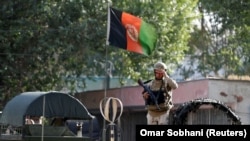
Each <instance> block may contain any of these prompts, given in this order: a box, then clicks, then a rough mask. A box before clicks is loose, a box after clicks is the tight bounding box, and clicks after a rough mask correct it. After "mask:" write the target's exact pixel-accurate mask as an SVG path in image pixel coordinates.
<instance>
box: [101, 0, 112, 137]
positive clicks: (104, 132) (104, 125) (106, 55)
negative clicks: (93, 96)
mask: <svg viewBox="0 0 250 141" xmlns="http://www.w3.org/2000/svg"><path fill="white" fill-rule="evenodd" d="M111 3H112V2H111V1H108V6H107V9H108V15H107V36H106V46H105V86H104V100H106V98H107V86H108V84H107V83H109V82H108V77H109V76H108V74H107V60H108V49H107V46H108V45H109V40H108V38H109V30H110V9H109V7H110V5H111ZM102 141H106V120H105V119H103V131H102Z"/></svg>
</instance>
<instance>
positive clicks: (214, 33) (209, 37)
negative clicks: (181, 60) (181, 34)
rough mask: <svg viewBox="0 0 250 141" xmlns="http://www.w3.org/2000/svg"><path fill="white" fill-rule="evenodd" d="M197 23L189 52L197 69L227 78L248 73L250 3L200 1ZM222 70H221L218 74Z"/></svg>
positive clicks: (241, 1) (243, 1)
mask: <svg viewBox="0 0 250 141" xmlns="http://www.w3.org/2000/svg"><path fill="white" fill-rule="evenodd" d="M197 6H198V9H199V12H200V14H201V15H202V16H201V19H200V26H199V27H198V28H196V29H195V30H194V32H193V33H192V38H191V40H190V46H191V48H192V50H190V52H189V54H191V55H192V54H194V53H195V55H192V57H191V60H192V61H198V67H197V70H198V72H200V73H202V74H203V76H204V77H205V76H207V75H209V74H210V73H211V72H213V73H214V75H215V76H219V77H225V78H227V77H228V76H230V75H234V74H236V75H249V74H250V71H249V70H250V69H249V59H250V58H249V53H250V50H249V46H250V44H249V38H250V30H249V29H250V28H249V26H250V20H249V16H250V11H249V8H250V2H249V1H247V0H240V1H235V0H228V1H223V0H217V1H213V0H200V1H199V4H198V5H197ZM220 71H223V73H220Z"/></svg>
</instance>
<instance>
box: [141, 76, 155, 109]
mask: <svg viewBox="0 0 250 141" xmlns="http://www.w3.org/2000/svg"><path fill="white" fill-rule="evenodd" d="M138 84H139V85H140V86H142V87H143V88H144V91H146V92H148V94H149V96H150V99H147V100H146V101H145V105H149V100H151V101H153V102H154V103H155V105H156V107H157V108H158V109H159V110H160V107H159V105H158V101H157V99H156V97H155V95H154V94H153V92H152V91H151V90H150V89H149V87H148V86H147V85H145V84H144V83H143V82H142V80H141V79H138Z"/></svg>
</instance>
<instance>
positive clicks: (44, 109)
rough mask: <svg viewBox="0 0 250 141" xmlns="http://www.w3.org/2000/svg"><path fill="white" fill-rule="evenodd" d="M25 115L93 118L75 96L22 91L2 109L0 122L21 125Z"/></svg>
mask: <svg viewBox="0 0 250 141" xmlns="http://www.w3.org/2000/svg"><path fill="white" fill-rule="evenodd" d="M26 115H29V116H39V117H40V116H44V117H46V118H51V117H64V118H68V119H83V120H91V119H93V118H94V116H92V115H91V114H90V113H89V112H88V110H87V108H86V107H85V106H84V105H83V104H82V103H81V102H80V101H79V100H78V99H76V98H75V97H73V96H71V95H69V94H67V93H62V92H56V91H52V92H24V93H21V94H19V95H17V96H15V97H14V98H13V99H11V100H10V101H9V102H8V103H7V104H6V106H5V107H4V109H3V112H2V116H1V120H0V123H1V124H7V125H13V126H22V125H24V123H25V117H26Z"/></svg>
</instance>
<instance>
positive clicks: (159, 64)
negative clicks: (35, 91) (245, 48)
mask: <svg viewBox="0 0 250 141" xmlns="http://www.w3.org/2000/svg"><path fill="white" fill-rule="evenodd" d="M154 69H164V70H167V66H166V65H165V64H164V63H162V62H157V63H155V65H154Z"/></svg>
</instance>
